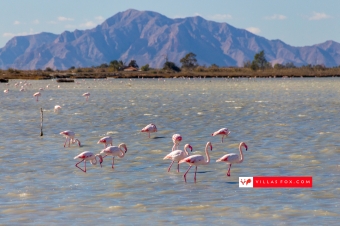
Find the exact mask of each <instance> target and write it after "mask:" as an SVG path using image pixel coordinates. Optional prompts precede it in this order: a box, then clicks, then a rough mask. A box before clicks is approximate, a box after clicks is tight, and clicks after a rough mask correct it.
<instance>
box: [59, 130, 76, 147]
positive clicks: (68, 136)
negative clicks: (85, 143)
mask: <svg viewBox="0 0 340 227" xmlns="http://www.w3.org/2000/svg"><path fill="white" fill-rule="evenodd" d="M59 134H60V135H64V136H65V138H66V140H65V143H64V147H65V146H66V142H67V141H68V146H69V147H70V142H72V143H75V142H76V141H77V142H78V145H79V147H80V146H81V144H80V141H79V140H78V139H76V138H74V137H75V136H76V134H75V133H74V132H72V131H70V130H65V131H63V132H61V133H59Z"/></svg>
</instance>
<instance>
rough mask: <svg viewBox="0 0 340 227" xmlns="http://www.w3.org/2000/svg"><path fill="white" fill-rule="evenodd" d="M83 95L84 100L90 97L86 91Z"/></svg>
mask: <svg viewBox="0 0 340 227" xmlns="http://www.w3.org/2000/svg"><path fill="white" fill-rule="evenodd" d="M83 96H85V97H86V101H88V100H89V97H90V93H89V92H86V93H84V94H83Z"/></svg>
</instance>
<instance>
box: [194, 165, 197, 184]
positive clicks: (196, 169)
mask: <svg viewBox="0 0 340 227" xmlns="http://www.w3.org/2000/svg"><path fill="white" fill-rule="evenodd" d="M196 173H197V166H196V169H195V177H194V180H195V183H196Z"/></svg>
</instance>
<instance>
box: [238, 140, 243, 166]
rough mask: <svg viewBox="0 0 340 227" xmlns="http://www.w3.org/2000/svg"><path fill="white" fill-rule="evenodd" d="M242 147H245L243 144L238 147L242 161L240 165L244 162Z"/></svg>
mask: <svg viewBox="0 0 340 227" xmlns="http://www.w3.org/2000/svg"><path fill="white" fill-rule="evenodd" d="M242 146H243V144H242V143H241V144H240V146H239V147H238V149H239V151H240V161H239V163H241V162H243V152H242Z"/></svg>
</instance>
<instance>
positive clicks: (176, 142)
mask: <svg viewBox="0 0 340 227" xmlns="http://www.w3.org/2000/svg"><path fill="white" fill-rule="evenodd" d="M181 141H182V136H181V135H180V134H174V135H173V136H172V142H173V143H174V146H173V147H172V151H174V150H175V149H177V150H178V145H179V143H180V142H181Z"/></svg>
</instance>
